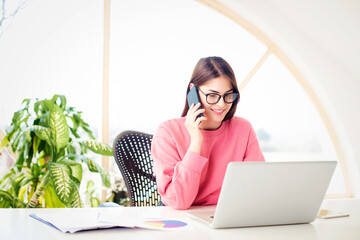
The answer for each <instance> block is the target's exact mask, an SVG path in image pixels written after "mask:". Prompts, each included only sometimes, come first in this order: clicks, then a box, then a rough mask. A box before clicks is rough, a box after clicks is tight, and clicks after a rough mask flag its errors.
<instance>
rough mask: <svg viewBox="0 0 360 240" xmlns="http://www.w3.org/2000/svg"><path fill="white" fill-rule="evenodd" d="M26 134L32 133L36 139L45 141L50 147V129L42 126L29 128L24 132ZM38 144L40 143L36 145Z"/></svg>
mask: <svg viewBox="0 0 360 240" xmlns="http://www.w3.org/2000/svg"><path fill="white" fill-rule="evenodd" d="M26 132H34V133H35V134H36V136H38V138H40V139H41V140H45V141H46V142H47V143H48V144H49V145H51V141H50V134H51V133H50V129H49V128H46V127H42V126H31V127H28V128H26V129H25V130H24V133H26ZM37 144H40V143H37Z"/></svg>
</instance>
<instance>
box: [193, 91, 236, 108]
mask: <svg viewBox="0 0 360 240" xmlns="http://www.w3.org/2000/svg"><path fill="white" fill-rule="evenodd" d="M197 89H198V90H199V91H200V92H201V93H202V94H204V95H205V97H206V102H207V103H208V104H210V105H214V104H217V103H218V102H219V101H220V99H221V97H222V98H223V100H224V102H225V103H227V104H232V103H234V102H236V100H237V99H238V97H239V95H240V94H239V93H237V92H231V93H226V94H224V95H220V94H217V93H204V92H203V91H201V89H200V88H199V87H198V88H197ZM230 94H232V95H233V96H234V98H233V101H232V102H228V101H226V100H225V97H226V96H228V95H230ZM209 95H217V96H218V99H217V101H216V102H214V103H209V101H208V96H209Z"/></svg>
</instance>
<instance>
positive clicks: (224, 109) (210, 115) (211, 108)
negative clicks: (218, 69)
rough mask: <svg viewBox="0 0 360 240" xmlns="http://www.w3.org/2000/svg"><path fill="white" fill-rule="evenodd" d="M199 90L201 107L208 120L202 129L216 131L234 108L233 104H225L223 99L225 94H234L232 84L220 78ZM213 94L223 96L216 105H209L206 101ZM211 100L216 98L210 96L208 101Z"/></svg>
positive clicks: (210, 81) (208, 82)
mask: <svg viewBox="0 0 360 240" xmlns="http://www.w3.org/2000/svg"><path fill="white" fill-rule="evenodd" d="M198 89H199V96H200V101H201V106H202V107H203V108H204V109H205V113H204V115H205V117H206V118H207V120H206V121H203V122H202V123H201V125H200V127H201V128H202V129H205V130H215V129H217V128H219V127H220V126H221V123H222V121H223V120H224V118H225V116H226V114H227V113H228V112H229V110H230V108H231V106H232V103H230V104H229V103H226V102H224V98H223V96H224V94H227V93H232V92H233V88H232V85H231V82H230V80H229V79H227V78H225V77H218V78H214V79H212V80H209V81H207V82H206V83H205V84H203V85H201V86H199V87H198ZM211 93H216V94H219V95H221V98H220V100H219V101H218V102H217V103H215V104H209V103H208V102H207V101H206V95H207V94H211ZM210 98H215V99H216V96H214V95H212V96H208V100H211V99H210Z"/></svg>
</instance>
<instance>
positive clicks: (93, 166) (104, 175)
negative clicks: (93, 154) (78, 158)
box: [85, 158, 111, 188]
mask: <svg viewBox="0 0 360 240" xmlns="http://www.w3.org/2000/svg"><path fill="white" fill-rule="evenodd" d="M85 162H86V164H87V166H88V168H89V170H90V172H98V173H100V176H101V180H102V182H103V184H104V185H105V186H106V187H108V188H109V187H111V184H110V175H109V173H108V172H107V171H106V170H105V169H103V168H102V167H101V166H100V165H98V164H97V163H96V162H94V161H93V160H92V159H90V158H86V159H85Z"/></svg>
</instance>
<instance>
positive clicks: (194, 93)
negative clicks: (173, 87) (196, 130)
mask: <svg viewBox="0 0 360 240" xmlns="http://www.w3.org/2000/svg"><path fill="white" fill-rule="evenodd" d="M187 102H188V105H189V107H190V106H191V104H194V105H196V104H198V103H199V102H200V98H199V92H198V90H197V88H196V87H195V86H194V87H192V88H191V89H190V91H189V93H188V94H187ZM199 109H201V106H200V108H199ZM203 116H204V114H202V113H200V114H199V115H198V116H197V117H196V119H197V118H198V117H203Z"/></svg>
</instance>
